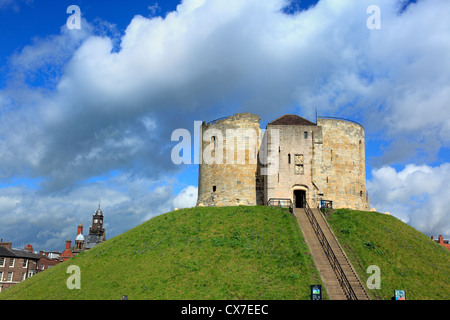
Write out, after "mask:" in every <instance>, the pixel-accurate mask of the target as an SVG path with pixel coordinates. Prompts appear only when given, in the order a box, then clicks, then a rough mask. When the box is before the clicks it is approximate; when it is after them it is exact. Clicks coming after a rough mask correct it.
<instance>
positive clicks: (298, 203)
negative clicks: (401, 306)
mask: <svg viewBox="0 0 450 320" xmlns="http://www.w3.org/2000/svg"><path fill="white" fill-rule="evenodd" d="M305 203H306V191H305V190H294V206H295V207H296V208H304V207H305V206H306V204H305Z"/></svg>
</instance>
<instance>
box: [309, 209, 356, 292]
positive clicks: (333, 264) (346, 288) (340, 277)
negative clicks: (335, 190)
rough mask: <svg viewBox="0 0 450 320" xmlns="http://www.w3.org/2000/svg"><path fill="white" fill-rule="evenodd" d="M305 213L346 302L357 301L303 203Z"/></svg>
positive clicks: (339, 265)
mask: <svg viewBox="0 0 450 320" xmlns="http://www.w3.org/2000/svg"><path fill="white" fill-rule="evenodd" d="M305 212H306V215H307V217H308V219H309V221H310V222H311V226H312V228H313V230H314V232H315V234H316V236H317V238H318V240H319V242H320V244H321V246H322V248H323V250H324V252H325V254H326V256H327V258H328V260H329V261H330V264H331V268H332V269H333V271H334V273H335V274H336V277H337V279H338V281H339V284H340V285H341V287H342V290H344V294H345V296H346V297H347V299H348V300H358V298H357V297H356V294H355V292H354V291H353V288H352V286H351V285H350V282H349V281H348V279H347V276H346V275H345V273H344V270H343V269H342V267H341V264H340V263H339V261H338V259H337V258H336V255H335V254H334V252H333V249H332V248H331V246H330V244H329V243H328V240H327V238H326V237H325V234H324V233H323V231H322V228H321V227H320V225H319V223H318V222H317V220H316V217H315V216H314V213H313V212H312V210H311V208H310V207H309V205H308V202H307V201H305Z"/></svg>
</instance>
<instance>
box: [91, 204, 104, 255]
mask: <svg viewBox="0 0 450 320" xmlns="http://www.w3.org/2000/svg"><path fill="white" fill-rule="evenodd" d="M103 222H104V217H103V211H102V210H101V209H100V204H99V205H98V209H97V210H96V211H95V213H94V215H93V216H92V226H91V227H90V228H89V236H88V244H87V246H88V247H89V248H92V247H94V246H96V245H97V244H99V243H101V242H103V241H105V240H106V234H105V233H106V232H105V228H104V227H103Z"/></svg>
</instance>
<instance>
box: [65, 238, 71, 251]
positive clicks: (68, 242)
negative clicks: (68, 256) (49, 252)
mask: <svg viewBox="0 0 450 320" xmlns="http://www.w3.org/2000/svg"><path fill="white" fill-rule="evenodd" d="M71 244H72V241H71V240H67V241H66V250H70V245H71Z"/></svg>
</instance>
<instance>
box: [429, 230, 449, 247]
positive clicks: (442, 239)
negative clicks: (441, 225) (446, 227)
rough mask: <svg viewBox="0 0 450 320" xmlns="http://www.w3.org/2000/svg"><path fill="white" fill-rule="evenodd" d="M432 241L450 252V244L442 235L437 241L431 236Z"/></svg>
mask: <svg viewBox="0 0 450 320" xmlns="http://www.w3.org/2000/svg"><path fill="white" fill-rule="evenodd" d="M431 240H433V241H434V242H437V243H439V244H440V245H441V246H443V247H445V248H447V249H448V250H450V243H449V241H448V240H444V237H443V236H442V234H440V235H439V237H438V239H437V240H434V237H433V236H431Z"/></svg>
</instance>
